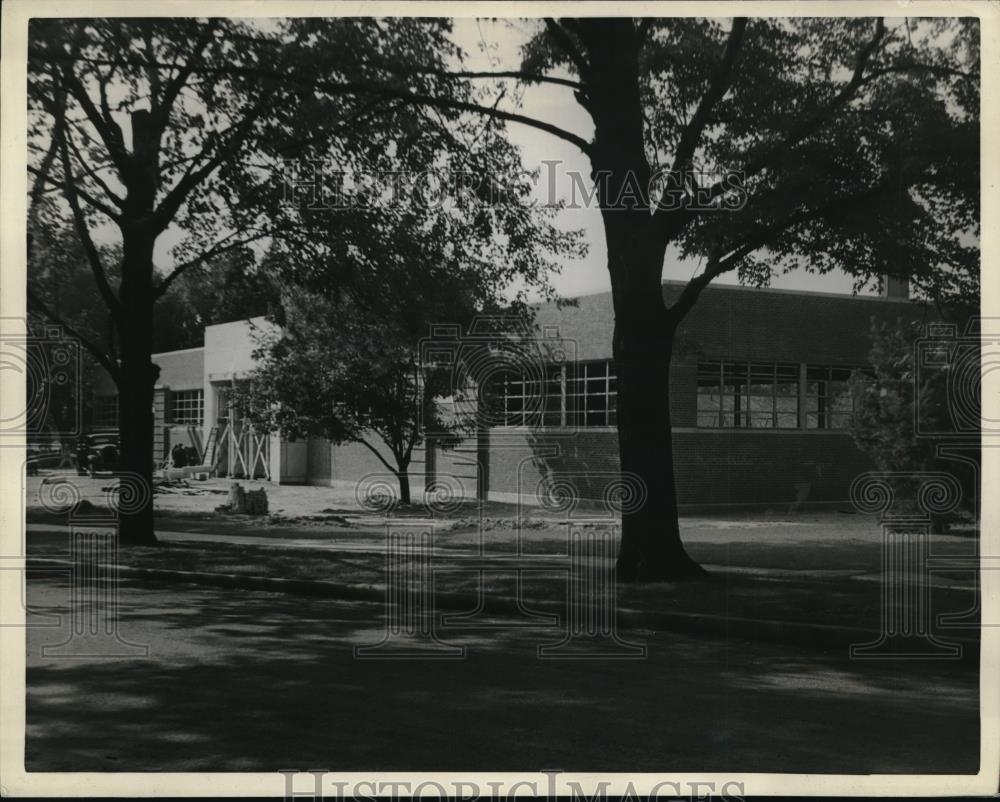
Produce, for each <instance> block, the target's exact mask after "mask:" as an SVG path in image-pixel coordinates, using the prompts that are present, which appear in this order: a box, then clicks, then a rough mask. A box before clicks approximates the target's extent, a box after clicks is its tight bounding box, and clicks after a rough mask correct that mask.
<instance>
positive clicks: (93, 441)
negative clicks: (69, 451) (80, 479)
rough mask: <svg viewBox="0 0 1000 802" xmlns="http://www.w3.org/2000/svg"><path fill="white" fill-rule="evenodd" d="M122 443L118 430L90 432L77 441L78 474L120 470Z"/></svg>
mask: <svg viewBox="0 0 1000 802" xmlns="http://www.w3.org/2000/svg"><path fill="white" fill-rule="evenodd" d="M119 454H120V443H119V437H118V431H117V430H108V431H101V432H89V433H88V434H82V435H80V437H79V438H78V439H77V441H76V472H77V473H78V474H80V476H85V475H87V474H90V475H91V476H93V475H94V474H95V473H97V471H116V470H118V468H119V458H120V457H119Z"/></svg>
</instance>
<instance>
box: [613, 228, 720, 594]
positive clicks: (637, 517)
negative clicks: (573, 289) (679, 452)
mask: <svg viewBox="0 0 1000 802" xmlns="http://www.w3.org/2000/svg"><path fill="white" fill-rule="evenodd" d="M623 214H625V215H628V214H629V213H627V212H626V213H623ZM607 225H610V229H611V230H610V231H609V236H608V262H609V269H610V270H611V271H612V276H613V277H617V280H613V285H614V287H615V289H614V291H613V296H614V305H615V331H614V341H613V354H614V359H615V368H616V371H617V376H618V415H617V419H618V447H619V454H620V456H621V470H622V473H623V474H625V475H627V476H628V475H631V476H633V477H636V478H637V479H638V481H639V482H640V483H641V485H642V494H641V498H642V503H640V504H637V505H634V506H631V505H630V506H627V507H626V509H625V510H624V511H623V513H622V540H621V546H620V549H619V553H618V562H617V566H616V570H617V574H618V578H619V579H620V580H621V581H624V582H656V581H663V580H673V579H688V578H697V577H703V576H705V571H704V569H702V568H701V567H700V566H699V565H698V564H697V563H696V562H695V561H694V560H692V559H691V557H690V556H689V555H688V554H687V552H686V551H685V549H684V545H683V543H682V542H681V535H680V525H679V521H678V510H677V489H676V483H675V477H674V459H673V439H672V435H671V421H670V358H671V351H672V349H673V342H674V325H673V323H672V321H671V320H670V319H669V316H668V314H667V310H666V307H665V306H664V303H663V295H662V292H663V290H662V287H661V280H660V272H661V269H662V262H663V250H662V248H661V246H660V245H659V244H658V240H657V239H656V238H655V237H649V236H643V235H642V234H641V233H640V232H641V231H643V230H646V229H648V225H645V224H644V223H642V222H640V227H639V230H638V231H637V230H635V229H634V228H633V226H631V225H629V224H628V223H627V222H626V221H625V220H624V219H617V220H610V221H607ZM625 262H627V263H628V268H626V267H625V264H624V263H625ZM643 262H645V263H648V264H651V265H655V266H656V269H653V268H652V267H649V268H648V269H646V268H643V266H642V263H643ZM637 263H638V264H637ZM626 270H628V278H627V279H624V278H623V275H624V274H625V271H626ZM644 276H645V277H646V278H645V279H644V278H643V277H644Z"/></svg>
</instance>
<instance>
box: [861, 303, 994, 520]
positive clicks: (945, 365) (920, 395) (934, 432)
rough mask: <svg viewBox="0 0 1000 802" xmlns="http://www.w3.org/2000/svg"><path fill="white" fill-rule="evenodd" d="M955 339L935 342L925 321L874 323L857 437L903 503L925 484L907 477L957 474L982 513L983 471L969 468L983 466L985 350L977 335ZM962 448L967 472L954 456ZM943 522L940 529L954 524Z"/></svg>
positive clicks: (969, 507) (968, 506)
mask: <svg viewBox="0 0 1000 802" xmlns="http://www.w3.org/2000/svg"><path fill="white" fill-rule="evenodd" d="M956 334H957V335H958V336H950V337H934V336H928V333H927V330H926V326H924V325H922V324H919V323H904V322H903V321H897V322H896V323H895V324H892V325H890V324H889V323H885V322H883V323H882V324H880V325H875V324H874V323H873V325H872V332H871V337H872V348H871V352H870V354H869V360H870V362H871V365H872V368H873V370H872V372H871V373H865V372H860V371H857V372H855V373H854V374H853V375H852V377H851V390H852V393H853V395H854V398H855V414H854V417H853V418H852V421H851V436H852V437H853V438H854V442H855V443H856V444H857V446H858V448H859V449H861V451H863V452H864V453H866V454H867V455H868V456H869V457H870V459H871V460H872V463H873V464H874V465H875V466H876V468H878V470H880V471H884V472H886V473H887V474H888V476H887V481H889V482H890V484H891V485H892V486H893V490H894V492H895V494H896V502H897V503H898V504H914V503H915V499H914V492H915V489H916V485H917V484H918V483H916V482H914V481H913V480H911V479H908V478H906V476H905V474H907V473H917V474H919V473H926V472H928V471H940V472H945V473H951V474H953V475H955V476H956V478H957V479H958V481H959V483H960V486H961V490H962V499H961V502H962V508H963V509H965V510H966V511H967V512H970V513H972V514H975V513H976V502H977V500H978V497H979V487H978V484H977V482H976V479H977V478H978V471H977V470H969V465H970V460H971V463H972V464H975V465H979V464H980V460H979V456H980V451H979V441H978V435H979V433H980V427H979V419H980V376H979V365H980V347H979V341H978V332H972V333H971V336H966V334H965V332H964V331H959V332H956ZM963 435H965V436H963ZM970 436H971V437H970ZM956 445H960V446H961V450H960V453H961V457H962V459H960V460H959V462H964V463H965V467H964V468H963V467H961V466H960V464H959V462H956V459H955V458H954V452H955V448H954V447H955V446H956ZM942 446H946V448H944V449H943V450H942ZM948 446H950V447H951V448H948ZM949 453H951V454H952V456H951V457H949ZM936 517H937V518H938V520H937V521H936V523H937V524H938V525H939V526H941V525H947V524H948V523H950V522H951V518H952V517H949V516H944V517H942V516H936Z"/></svg>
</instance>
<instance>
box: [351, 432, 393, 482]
mask: <svg viewBox="0 0 1000 802" xmlns="http://www.w3.org/2000/svg"><path fill="white" fill-rule="evenodd" d="M354 442H355V443H360V444H361V445H363V446H364V447H365V448H367V449H368V450H369V451H371V452H372V454H374V455H375V456H376V457H378V461H379V462H381V463H382V464H383V465H385V467H386V468H388V469H389V470H390V471H392V475H393V476H396V477H398V476H399V468H398V467H396V468H394V467H393V466H392V465H390V464H389V463H388V462H387V461H386V459H385V457H383V456H382V455H381V454H380V453H379V451H378V449H377V448H375V446H373V445H372V444H371V443H369V442H368V441H367V440H365V438H363V437H359V438H357V439H356V440H355V441H354Z"/></svg>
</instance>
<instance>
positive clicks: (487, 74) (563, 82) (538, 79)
mask: <svg viewBox="0 0 1000 802" xmlns="http://www.w3.org/2000/svg"><path fill="white" fill-rule="evenodd" d="M400 69H402V70H404V71H405V73H406V74H407V75H433V76H435V77H437V78H470V79H475V78H516V79H517V80H519V81H524V82H525V83H529V84H554V85H555V86H566V87H569V88H570V89H576V90H582V89H583V88H584V87H583V84H582V83H580V82H579V81H574V80H572V79H570V78H556V77H555V76H554V75H544V74H542V73H533V72H522V71H520V70H495V71H490V70H486V71H469V70H460V71H457V72H450V71H448V70H439V69H435V68H433V67H417V68H415V69H414V68H411V67H402V68H400Z"/></svg>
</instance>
